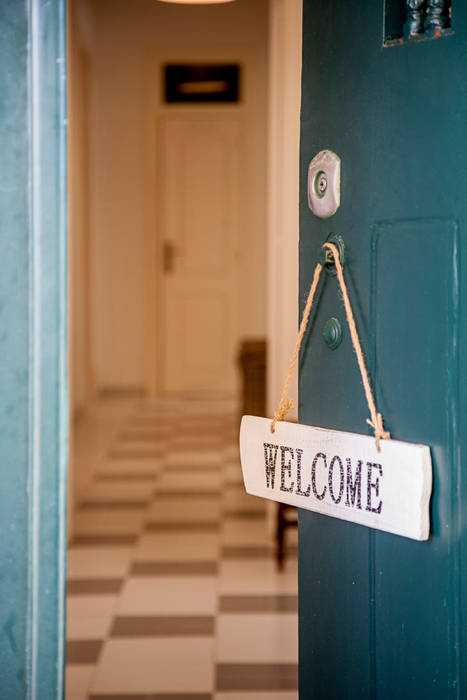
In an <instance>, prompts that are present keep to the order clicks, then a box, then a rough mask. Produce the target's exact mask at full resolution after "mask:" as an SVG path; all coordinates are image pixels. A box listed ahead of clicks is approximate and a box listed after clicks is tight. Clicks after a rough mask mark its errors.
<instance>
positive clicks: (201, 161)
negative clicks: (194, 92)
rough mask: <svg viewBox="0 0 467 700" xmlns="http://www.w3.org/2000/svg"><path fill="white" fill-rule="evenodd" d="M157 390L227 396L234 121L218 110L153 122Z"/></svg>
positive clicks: (232, 380)
mask: <svg viewBox="0 0 467 700" xmlns="http://www.w3.org/2000/svg"><path fill="white" fill-rule="evenodd" d="M160 127H161V128H160V131H159V138H160V151H159V152H160V154H161V159H160V167H161V169H160V178H159V186H160V195H161V199H160V215H161V216H160V223H161V229H160V241H161V246H162V256H161V259H162V267H163V274H164V277H163V312H162V331H163V344H164V352H163V359H162V382H161V383H162V386H163V389H164V390H165V391H167V392H195V393H204V392H206V393H234V392H235V390H236V369H235V356H236V352H237V343H238V337H237V336H238V331H237V328H238V324H237V304H238V289H237V274H236V270H237V259H238V253H237V243H238V238H239V226H240V211H241V207H242V202H241V187H240V178H241V173H242V153H243V147H242V143H241V133H242V130H241V122H240V116H236V115H228V114H226V113H225V112H222V110H220V109H215V108H214V109H212V108H211V109H210V110H209V112H208V111H202V112H195V111H193V112H179V113H173V114H165V115H163V116H161V118H160Z"/></svg>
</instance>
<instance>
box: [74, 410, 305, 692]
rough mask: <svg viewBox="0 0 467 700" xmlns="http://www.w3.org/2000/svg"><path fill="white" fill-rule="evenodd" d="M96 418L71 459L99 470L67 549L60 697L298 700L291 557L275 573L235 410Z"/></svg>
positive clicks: (291, 551)
mask: <svg viewBox="0 0 467 700" xmlns="http://www.w3.org/2000/svg"><path fill="white" fill-rule="evenodd" d="M109 405H110V404H109ZM99 411H100V413H99V415H98V417H99V420H96V421H94V422H93V421H90V422H89V424H88V426H87V427H86V426H85V428H84V434H83V435H81V438H80V441H79V444H78V446H77V450H78V454H77V457H76V460H75V462H76V463H75V470H76V469H82V470H86V469H88V470H91V467H94V466H95V467H96V468H95V470H94V469H92V471H95V476H94V477H93V480H92V482H91V485H90V486H88V487H87V488H86V490H85V492H84V494H83V498H82V500H81V502H80V505H79V509H78V512H77V515H76V517H75V526H74V532H75V536H74V540H73V542H72V543H71V546H70V550H69V565H68V629H67V638H68V663H67V694H66V697H67V698H68V699H69V700H78V699H79V700H83V699H84V698H86V699H92V700H104V699H106V700H130V699H131V700H133V699H134V700H143V698H144V699H145V700H169V699H170V700H190V699H191V700H296V698H297V690H296V689H297V612H296V608H297V580H296V576H297V567H296V547H294V545H293V544H292V546H290V547H289V552H288V556H287V560H286V564H285V567H284V570H283V571H282V572H281V573H279V572H278V570H277V567H276V564H275V560H274V547H273V545H272V544H271V538H270V535H269V534H268V527H267V518H266V503H265V502H264V501H262V500H261V499H256V498H253V497H250V496H247V495H246V494H245V492H244V490H243V486H242V481H241V470H240V464H239V459H238V450H237V439H238V419H237V417H236V415H235V413H234V411H233V410H232V407H231V406H230V405H229V404H228V403H227V402H216V403H213V402H204V403H200V402H196V403H195V402H189V401H186V402H182V401H171V402H164V403H161V402H145V403H141V402H136V401H135V402H132V405H131V406H130V405H128V406H127V407H126V409H125V410H124V411H114V412H113V413H112V411H110V412H109V411H108V412H107V413H106V407H105V402H104V403H103V405H102V406H101V407H100V409H99ZM80 445H82V447H80ZM83 446H84V447H83ZM290 534H291V535H292V536H293V534H294V533H290Z"/></svg>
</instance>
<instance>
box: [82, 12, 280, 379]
mask: <svg viewBox="0 0 467 700" xmlns="http://www.w3.org/2000/svg"><path fill="white" fill-rule="evenodd" d="M80 1H81V2H82V1H83V0H75V2H77V3H80ZM86 5H87V6H88V7H89V9H90V12H91V14H92V25H93V31H92V32H88V34H90V35H91V38H90V42H89V44H90V45H89V49H88V51H89V68H88V75H89V90H90V92H89V140H88V142H89V197H90V202H89V231H90V263H91V270H90V284H91V299H90V309H91V329H90V343H91V356H92V357H91V364H92V367H93V370H94V374H95V381H96V386H97V390H98V391H99V390H102V389H109V388H111V389H115V388H117V389H130V388H131V389H133V388H143V389H147V390H151V388H153V385H152V383H151V376H150V374H151V372H150V371H148V367H149V366H150V365H151V362H152V357H151V356H149V357H148V347H150V342H149V338H150V337H151V327H152V325H151V324H153V323H154V322H155V320H154V319H153V318H152V317H150V313H151V312H150V309H152V308H154V304H153V303H148V299H147V278H146V277H145V275H146V271H147V267H146V266H145V265H146V256H147V255H148V249H147V241H148V235H147V230H146V229H147V226H148V223H147V221H148V219H147V215H146V213H147V211H148V209H150V205H151V202H150V201H148V198H150V197H151V196H152V193H151V192H150V190H148V187H147V172H148V160H147V159H148V158H151V157H153V156H152V153H148V138H147V133H148V132H147V128H148V108H149V107H148V105H150V102H151V100H150V99H149V98H150V94H149V92H150V90H151V88H152V87H153V85H152V83H151V78H150V76H151V65H150V62H151V60H152V59H151V56H154V52H156V51H157V52H158V53H159V54H160V51H161V48H162V47H164V46H166V47H176V46H183V47H189V46H192V47H206V48H209V47H216V46H222V47H226V46H238V47H248V48H250V49H252V51H253V53H254V56H255V62H256V67H257V71H256V74H257V84H256V86H255V94H256V96H257V104H258V110H257V113H256V115H255V122H256V127H255V128H256V138H255V149H256V159H255V160H256V164H257V169H256V172H255V174H254V181H255V192H254V198H253V199H254V202H255V213H254V224H255V225H254V235H253V236H252V240H251V241H250V242H249V251H248V253H249V259H250V263H251V264H250V267H249V269H248V272H247V274H248V279H245V280H244V285H243V287H242V288H243V289H244V290H246V291H245V293H247V292H248V294H249V299H248V303H246V304H245V305H244V308H245V312H244V317H245V326H244V329H243V330H244V333H245V334H248V335H261V334H264V333H265V331H266V258H265V248H266V239H265V211H266V201H265V200H266V179H265V174H266V168H265V159H266V135H267V125H266V118H267V70H268V66H267V39H268V0H237V1H236V2H234V3H227V4H220V5H212V6H193V7H188V6H184V5H170V4H166V3H162V2H157V0H86ZM150 233H152V232H150ZM154 234H155V232H154Z"/></svg>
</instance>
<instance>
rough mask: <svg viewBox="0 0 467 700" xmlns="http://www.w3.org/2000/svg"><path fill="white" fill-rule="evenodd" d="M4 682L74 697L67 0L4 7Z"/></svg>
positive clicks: (0, 123) (7, 693) (0, 605)
mask: <svg viewBox="0 0 467 700" xmlns="http://www.w3.org/2000/svg"><path fill="white" fill-rule="evenodd" d="M0 27H1V30H2V42H3V44H2V49H3V56H4V57H5V59H6V65H7V69H5V70H4V71H3V74H2V76H1V77H0V91H1V94H2V98H3V100H4V104H5V110H4V112H3V114H2V115H1V117H0V143H1V144H2V162H3V164H4V166H5V167H4V168H3V170H2V173H1V175H0V184H1V186H0V211H1V217H0V227H1V231H2V233H3V235H2V236H0V250H1V252H2V259H3V262H4V275H3V276H2V280H3V287H2V334H1V338H0V346H1V350H2V370H3V371H2V393H1V394H0V416H1V445H2V465H3V469H2V487H3V488H2V493H3V498H2V508H1V509H0V530H1V532H2V533H3V536H2V538H1V540H0V561H1V564H2V595H1V596H0V623H1V627H2V630H3V634H2V636H1V638H0V664H1V674H0V675H1V688H2V695H3V696H4V697H11V698H13V697H15V698H23V697H27V698H31V699H32V700H36V699H37V700H38V699H39V698H44V697H48V698H56V700H59V699H61V698H62V697H63V694H64V672H65V579H66V571H65V560H66V505H67V498H66V469H67V454H68V450H67V434H68V397H67V314H68V309H67V239H66V228H67V222H66V216H67V211H66V180H67V172H66V4H65V0H51V1H50V2H43V1H42V0H28V1H27V2H26V3H22V2H17V0H6V1H5V2H2V3H1V8H0Z"/></svg>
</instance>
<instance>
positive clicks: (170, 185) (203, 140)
mask: <svg viewBox="0 0 467 700" xmlns="http://www.w3.org/2000/svg"><path fill="white" fill-rule="evenodd" d="M224 126H225V125H224V124H222V123H220V124H219V123H217V122H216V121H212V120H208V121H206V122H203V121H201V120H195V121H194V122H191V123H190V122H188V123H185V122H180V121H178V120H177V121H175V122H172V121H168V122H167V123H166V127H165V134H164V138H165V163H164V183H163V186H164V188H166V194H167V197H166V204H167V203H168V204H169V206H168V207H166V209H167V211H166V213H165V214H166V222H167V237H168V238H169V239H170V240H173V241H174V242H175V245H176V248H177V252H178V257H177V259H178V266H179V268H180V272H181V273H185V274H210V273H214V274H219V272H223V273H224V274H225V273H229V272H230V268H231V255H229V253H230V251H232V250H233V249H234V245H235V242H236V233H237V229H236V225H235V222H236V215H235V209H234V203H235V204H236V205H237V206H238V198H237V194H238V184H237V183H238V179H237V173H238V152H237V149H236V148H235V143H234V141H235V138H234V137H235V132H236V128H237V125H236V124H235V123H232V125H231V126H232V128H231V129H229V130H227V131H226V130H225V128H223V127H224ZM172 203H173V204H174V206H172Z"/></svg>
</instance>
